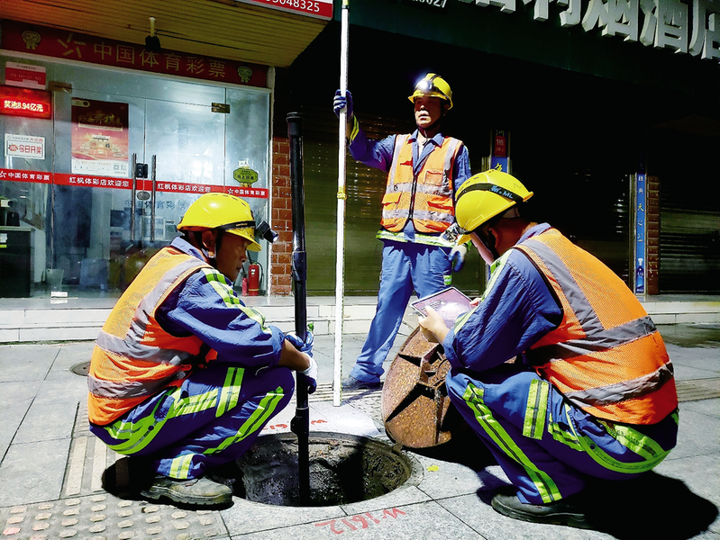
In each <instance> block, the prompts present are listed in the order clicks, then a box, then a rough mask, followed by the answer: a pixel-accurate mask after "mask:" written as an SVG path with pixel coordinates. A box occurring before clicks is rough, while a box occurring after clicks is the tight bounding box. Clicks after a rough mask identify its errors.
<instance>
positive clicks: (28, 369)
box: [0, 345, 58, 382]
mask: <svg viewBox="0 0 720 540" xmlns="http://www.w3.org/2000/svg"><path fill="white" fill-rule="evenodd" d="M57 354H58V346H49V345H44V346H43V345H5V346H0V382H21V381H32V380H38V379H40V380H42V379H44V378H45V377H46V376H47V374H48V372H49V371H50V368H51V367H52V363H53V361H54V360H55V357H56V356H57Z"/></svg>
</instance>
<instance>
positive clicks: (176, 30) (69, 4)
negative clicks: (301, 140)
mask: <svg viewBox="0 0 720 540" xmlns="http://www.w3.org/2000/svg"><path fill="white" fill-rule="evenodd" d="M150 17H155V30H156V33H157V36H158V38H159V39H160V42H161V44H162V47H163V48H167V49H170V50H176V51H182V52H187V53H194V54H200V55H204V56H210V57H217V58H224V59H229V60H237V61H241V62H252V63H255V64H262V65H267V66H276V67H288V66H289V65H290V64H292V63H293V61H294V60H295V58H297V56H298V55H299V54H300V53H301V52H302V51H303V50H305V48H306V47H307V46H308V45H309V44H310V43H311V42H312V41H313V40H314V39H315V38H316V37H317V35H318V34H319V33H320V32H321V31H322V30H323V28H325V26H326V25H327V23H328V21H327V20H323V19H319V18H315V17H309V16H306V15H300V14H296V13H289V12H284V11H278V10H275V9H270V8H266V7H261V6H258V5H252V4H247V3H242V2H237V1H235V0H108V1H104V2H102V1H101V2H98V1H97V0H52V2H48V1H47V0H12V1H10V2H2V8H0V18H2V19H11V20H15V21H19V22H25V23H35V24H39V25H43V26H51V27H54V28H61V29H64V30H68V31H74V32H80V33H84V34H92V35H95V36H100V37H103V38H108V39H114V40H118V41H125V42H128V43H139V44H144V43H145V38H146V37H147V36H148V35H150Z"/></svg>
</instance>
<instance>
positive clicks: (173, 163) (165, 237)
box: [53, 91, 225, 294]
mask: <svg viewBox="0 0 720 540" xmlns="http://www.w3.org/2000/svg"><path fill="white" fill-rule="evenodd" d="M69 105H70V111H69V114H68V111H64V116H65V117H66V118H67V117H68V116H69V118H70V122H69V125H66V126H65V130H64V131H65V132H66V133H64V134H63V135H64V136H65V137H68V140H69V141H71V147H72V150H71V155H70V156H69V160H68V159H65V160H64V161H65V162H67V161H69V162H70V163H69V172H68V173H57V174H56V175H55V185H54V186H53V218H54V223H55V227H54V235H53V240H54V245H53V253H54V257H53V263H54V268H57V269H59V270H62V272H63V283H64V284H65V285H66V286H67V287H69V288H75V287H76V288H77V291H78V292H79V293H82V294H93V293H95V292H97V291H101V292H103V291H113V290H120V291H121V290H124V289H125V288H126V287H127V285H128V284H129V283H130V282H131V281H132V280H133V279H134V277H135V276H136V275H137V273H138V272H139V271H140V270H141V269H142V267H143V266H144V264H145V263H146V262H147V260H148V259H149V258H150V257H152V255H153V254H154V253H156V252H157V250H158V249H160V248H161V247H163V246H165V245H167V244H169V243H170V242H171V241H172V239H173V238H174V237H175V235H176V229H175V227H176V225H177V223H178V222H179V221H180V218H181V217H182V215H183V214H184V213H185V210H186V209H187V207H188V206H189V205H190V203H192V201H194V200H195V199H196V198H197V197H198V196H199V195H201V194H202V193H205V192H209V191H219V190H222V185H223V174H224V163H225V160H224V136H225V115H223V114H219V113H214V112H212V107H211V104H209V103H208V104H196V103H188V102H173V101H160V100H152V99H143V98H137V97H132V96H122V95H108V94H101V93H96V92H88V91H77V92H73V95H72V98H71V99H70V102H69ZM67 165H68V164H67V163H66V167H67Z"/></svg>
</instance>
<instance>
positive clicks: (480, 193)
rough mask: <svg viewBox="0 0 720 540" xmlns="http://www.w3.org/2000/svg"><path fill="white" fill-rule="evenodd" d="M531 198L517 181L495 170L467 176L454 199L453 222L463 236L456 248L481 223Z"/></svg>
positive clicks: (466, 239) (468, 238)
mask: <svg viewBox="0 0 720 540" xmlns="http://www.w3.org/2000/svg"><path fill="white" fill-rule="evenodd" d="M532 196H533V192H532V191H528V190H527V189H525V186H523V185H522V184H521V183H520V181H519V180H518V179H517V178H515V177H514V176H511V175H509V174H507V173H504V172H502V171H500V170H497V169H491V170H489V171H485V172H482V173H480V174H476V175H475V176H471V177H470V178H468V179H467V180H465V182H463V184H462V186H460V189H458V191H457V194H456V195H455V220H456V221H457V224H458V226H459V227H460V228H461V229H462V230H463V232H464V234H463V236H461V237H459V238H458V239H457V245H460V244H464V243H465V242H467V241H468V240H470V233H471V232H472V231H474V230H475V229H477V228H478V227H480V226H481V225H482V224H483V223H485V222H487V221H489V220H491V219H492V218H494V217H495V216H499V215H500V214H502V213H503V212H505V211H506V210H508V209H509V208H511V207H513V206H515V205H516V204H518V203H521V202H525V201H527V200H528V199H529V198H530V197H532Z"/></svg>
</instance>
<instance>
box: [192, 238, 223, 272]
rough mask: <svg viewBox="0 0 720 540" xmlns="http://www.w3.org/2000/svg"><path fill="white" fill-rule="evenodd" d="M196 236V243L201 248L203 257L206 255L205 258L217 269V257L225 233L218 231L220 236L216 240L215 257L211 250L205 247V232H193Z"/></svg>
mask: <svg viewBox="0 0 720 540" xmlns="http://www.w3.org/2000/svg"><path fill="white" fill-rule="evenodd" d="M193 232H194V236H195V242H196V243H197V245H198V247H199V248H200V251H201V252H202V254H203V255H205V258H206V259H207V261H208V263H209V264H210V265H211V266H213V267H214V268H217V262H216V261H215V256H216V255H217V252H218V251H219V250H220V244H221V243H222V233H224V232H225V231H221V230H218V236H217V238H216V240H215V253H214V254H213V255H210V250H209V249H208V248H206V247H205V242H203V239H202V235H203V231H193Z"/></svg>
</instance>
